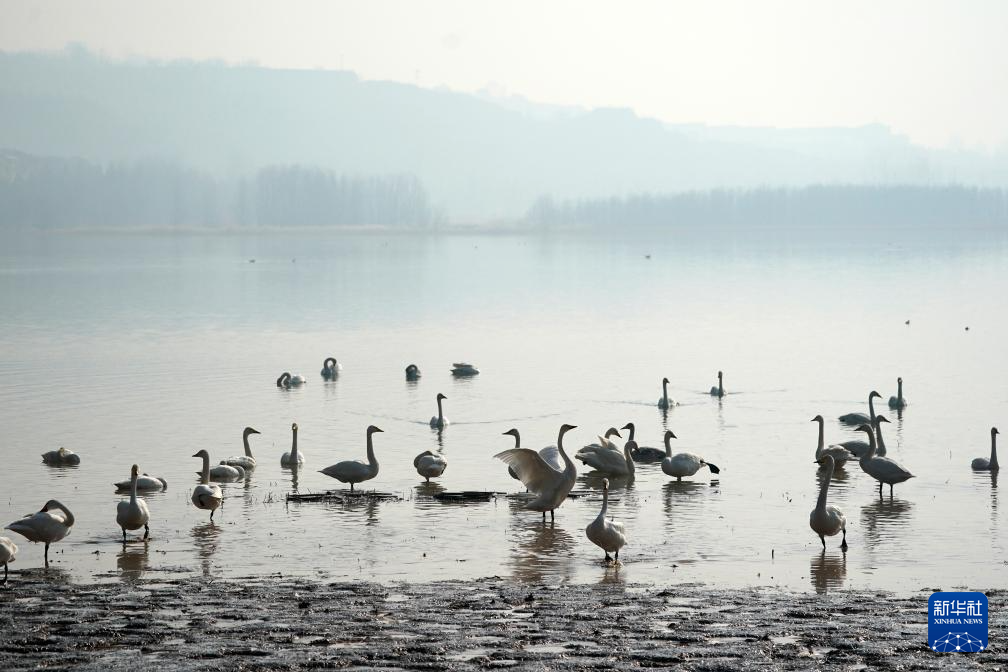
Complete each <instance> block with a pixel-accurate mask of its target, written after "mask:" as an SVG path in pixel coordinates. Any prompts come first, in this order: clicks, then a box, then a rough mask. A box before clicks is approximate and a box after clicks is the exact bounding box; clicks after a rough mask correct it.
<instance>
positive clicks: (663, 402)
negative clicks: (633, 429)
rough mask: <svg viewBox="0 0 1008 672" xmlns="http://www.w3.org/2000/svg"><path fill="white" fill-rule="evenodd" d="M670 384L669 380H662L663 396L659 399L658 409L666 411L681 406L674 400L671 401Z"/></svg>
mask: <svg viewBox="0 0 1008 672" xmlns="http://www.w3.org/2000/svg"><path fill="white" fill-rule="evenodd" d="M668 382H669V381H668V378H662V380H661V387H662V395H661V397H659V398H658V408H660V409H662V410H666V411H667V410H668V409H670V408H672V407H673V406H678V405H679V404H677V403H676V402H675V401H673V400H672V399H669V397H668Z"/></svg>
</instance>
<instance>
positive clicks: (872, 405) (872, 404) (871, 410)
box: [868, 394, 875, 424]
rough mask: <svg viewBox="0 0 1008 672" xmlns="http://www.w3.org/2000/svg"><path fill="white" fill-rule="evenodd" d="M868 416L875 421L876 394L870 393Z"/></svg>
mask: <svg viewBox="0 0 1008 672" xmlns="http://www.w3.org/2000/svg"><path fill="white" fill-rule="evenodd" d="M868 418H869V419H871V421H872V424H874V423H875V396H874V395H871V394H869V395H868Z"/></svg>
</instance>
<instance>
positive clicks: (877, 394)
mask: <svg viewBox="0 0 1008 672" xmlns="http://www.w3.org/2000/svg"><path fill="white" fill-rule="evenodd" d="M873 397H878V398H879V399H881V398H882V395H881V394H879V393H878V392H876V391H875V390H872V391H871V394H869V395H868V398H869V399H871V398H873Z"/></svg>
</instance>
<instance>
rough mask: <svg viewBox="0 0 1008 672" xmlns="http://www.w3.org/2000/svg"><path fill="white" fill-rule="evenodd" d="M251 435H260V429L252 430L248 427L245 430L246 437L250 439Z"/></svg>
mask: <svg viewBox="0 0 1008 672" xmlns="http://www.w3.org/2000/svg"><path fill="white" fill-rule="evenodd" d="M249 434H259V430H258V429H252V428H251V427H246V428H245V432H244V435H245V437H246V438H248V435H249Z"/></svg>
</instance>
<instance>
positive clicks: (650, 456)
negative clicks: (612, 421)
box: [620, 422, 665, 464]
mask: <svg viewBox="0 0 1008 672" xmlns="http://www.w3.org/2000/svg"><path fill="white" fill-rule="evenodd" d="M620 429H625V430H627V431H629V432H630V438H629V439H628V440H627V442H626V445H627V446H629V448H630V455H631V457H633V459H634V462H640V463H642V464H649V463H652V462H661V461H662V460H664V459H665V451H664V450H659V449H657V448H652V447H650V446H638V445H637V441H636V439H635V438H634V436H635V435H636V433H637V428H636V427H634V423H632V422H628V423H627V424H625V425H623V426H622V427H620Z"/></svg>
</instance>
